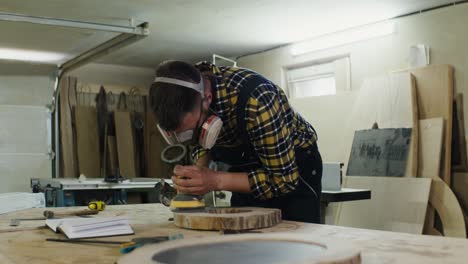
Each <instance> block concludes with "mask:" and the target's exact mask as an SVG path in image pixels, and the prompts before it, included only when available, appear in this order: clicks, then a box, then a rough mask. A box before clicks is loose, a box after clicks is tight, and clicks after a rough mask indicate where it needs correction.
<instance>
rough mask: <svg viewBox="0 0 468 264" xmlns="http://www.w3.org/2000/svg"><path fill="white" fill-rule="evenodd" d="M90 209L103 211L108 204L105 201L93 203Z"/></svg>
mask: <svg viewBox="0 0 468 264" xmlns="http://www.w3.org/2000/svg"><path fill="white" fill-rule="evenodd" d="M88 208H89V209H91V210H97V211H102V210H104V208H106V203H105V202H103V201H93V202H90V203H89V204H88Z"/></svg>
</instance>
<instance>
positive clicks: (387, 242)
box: [0, 204, 468, 264]
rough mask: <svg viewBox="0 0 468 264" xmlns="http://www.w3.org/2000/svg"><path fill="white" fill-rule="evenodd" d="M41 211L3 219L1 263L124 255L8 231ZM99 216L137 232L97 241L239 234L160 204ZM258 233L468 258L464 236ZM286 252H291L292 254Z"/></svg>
mask: <svg viewBox="0 0 468 264" xmlns="http://www.w3.org/2000/svg"><path fill="white" fill-rule="evenodd" d="M77 209H85V207H70V208H67V209H65V208H54V210H63V211H66V210H77ZM43 211H44V208H34V209H28V210H23V211H19V212H15V213H8V214H2V215H0V230H4V229H9V230H10V231H11V232H5V233H1V234H0V263H2V264H11V263H14V264H16V263H18V264H22V263H39V264H42V263H44V264H59V263H60V264H61V263H104V264H106V263H109V264H110V263H116V262H117V261H118V260H119V259H120V258H121V257H123V255H122V254H121V253H120V247H119V246H118V245H95V244H94V245H89V244H73V245H70V243H57V242H49V241H45V239H46V238H65V237H64V235H63V234H58V233H54V232H52V231H51V230H49V229H47V228H38V229H33V230H31V229H29V230H23V231H21V228H33V227H39V226H43V225H44V221H25V222H22V223H21V226H18V227H9V223H10V219H12V218H27V217H37V216H41V215H42V212H43ZM99 216H120V217H126V218H128V219H129V220H130V223H131V225H132V227H133V229H134V230H135V235H131V236H118V237H105V238H99V239H102V240H115V241H124V240H125V241H127V240H131V239H133V238H136V237H146V236H164V235H166V236H167V235H174V234H177V233H182V234H183V235H184V239H182V240H180V242H183V241H186V240H187V241H188V240H189V239H201V238H209V237H225V238H229V237H231V236H237V235H221V234H220V232H219V231H199V230H190V229H183V228H180V227H177V226H176V225H175V224H174V222H173V221H171V220H169V219H170V218H172V217H173V213H172V212H171V211H170V210H169V208H167V207H165V206H163V205H161V204H137V205H136V204H131V205H115V206H112V205H111V206H107V207H106V210H104V211H102V212H100V213H99ZM15 230H16V231H15ZM254 231H255V233H252V234H248V235H252V236H254V237H257V236H258V237H259V238H260V237H262V236H263V235H265V234H271V236H274V237H282V236H283V234H285V233H286V234H291V235H295V236H298V237H302V238H300V239H301V240H303V241H314V242H316V243H320V244H325V245H329V244H338V243H346V244H351V245H352V246H353V248H354V249H356V250H358V251H360V254H361V258H362V263H365V264H377V263H386V264H397V263H412V264H435V263H466V260H467V259H468V240H467V239H461V238H449V237H438V236H426V235H412V234H405V233H397V232H388V231H377V230H366V229H358V228H350V227H342V226H332V225H318V224H308V223H300V222H293V221H284V220H283V221H281V223H279V224H277V225H275V226H273V227H269V228H263V229H258V230H254ZM258 233H263V234H258ZM174 242H177V240H176V241H174ZM162 245H164V244H161V246H162ZM143 249H145V247H141V248H138V249H136V250H135V251H134V252H133V253H135V254H136V253H138V252H139V251H140V250H143ZM133 253H130V254H133ZM285 254H289V252H286V253H285ZM129 256H130V255H129ZM133 263H138V262H137V261H135V262H133Z"/></svg>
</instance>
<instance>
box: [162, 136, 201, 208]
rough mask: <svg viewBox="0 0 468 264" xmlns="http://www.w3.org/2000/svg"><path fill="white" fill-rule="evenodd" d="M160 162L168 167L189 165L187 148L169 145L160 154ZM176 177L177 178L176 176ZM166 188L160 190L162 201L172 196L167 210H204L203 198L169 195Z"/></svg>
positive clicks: (198, 196)
mask: <svg viewBox="0 0 468 264" xmlns="http://www.w3.org/2000/svg"><path fill="white" fill-rule="evenodd" d="M161 160H162V161H163V162H165V163H167V164H170V165H174V166H175V165H189V164H190V158H189V154H188V151H187V147H186V146H185V145H183V144H175V145H169V146H167V147H166V148H164V150H163V151H162V152H161ZM176 177H179V176H177V175H176ZM164 189H166V191H164ZM167 190H168V189H167V188H164V186H163V188H162V190H161V192H162V196H163V198H162V200H163V201H164V199H167V198H168V196H169V197H170V196H173V197H172V199H171V201H170V206H169V208H170V209H171V210H172V211H186V210H199V209H204V208H205V203H204V202H203V196H200V195H193V194H186V193H180V192H177V194H174V192H172V193H171V191H167Z"/></svg>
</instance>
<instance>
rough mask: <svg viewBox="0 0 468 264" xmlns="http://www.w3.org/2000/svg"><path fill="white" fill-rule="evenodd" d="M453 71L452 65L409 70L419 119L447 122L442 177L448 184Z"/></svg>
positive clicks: (443, 147)
mask: <svg viewBox="0 0 468 264" xmlns="http://www.w3.org/2000/svg"><path fill="white" fill-rule="evenodd" d="M453 71H454V69H453V67H452V66H451V65H430V66H427V67H423V68H417V69H411V70H408V72H410V73H411V74H412V75H413V76H414V77H415V79H416V86H417V91H418V93H417V94H418V99H417V102H418V112H419V118H420V119H429V118H437V117H442V118H443V119H444V121H445V131H444V143H443V145H442V168H441V170H442V171H441V172H442V173H441V177H442V179H443V180H444V181H445V182H446V183H448V184H450V176H451V146H452V125H453V124H452V122H453Z"/></svg>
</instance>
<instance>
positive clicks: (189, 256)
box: [117, 234, 361, 264]
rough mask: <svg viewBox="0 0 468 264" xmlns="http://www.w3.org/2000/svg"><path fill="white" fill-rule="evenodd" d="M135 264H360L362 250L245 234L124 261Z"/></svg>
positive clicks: (144, 251) (157, 249)
mask: <svg viewBox="0 0 468 264" xmlns="http://www.w3.org/2000/svg"><path fill="white" fill-rule="evenodd" d="M117 263H119V264H133V263H143V264H145V263H148V264H149V263H193V264H200V263H225V264H234V263H249V264H250V263H291V264H293V263H295V264H300V263H304V264H305V263H308V264H318V263H321V264H327V263H329V264H332V263H334V264H359V263H361V253H360V250H359V249H357V248H356V247H355V246H353V245H352V244H351V243H346V242H344V241H342V242H338V243H337V242H334V243H330V242H329V241H327V239H326V238H323V239H307V238H305V237H304V236H303V235H299V234H275V235H272V234H257V235H252V234H242V235H230V236H220V237H209V238H197V239H184V240H175V241H171V242H166V243H163V244H153V245H148V246H145V247H143V248H141V249H140V250H135V251H133V252H132V253H130V254H127V255H125V256H123V257H122V258H120V259H119V260H118V261H117Z"/></svg>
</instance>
